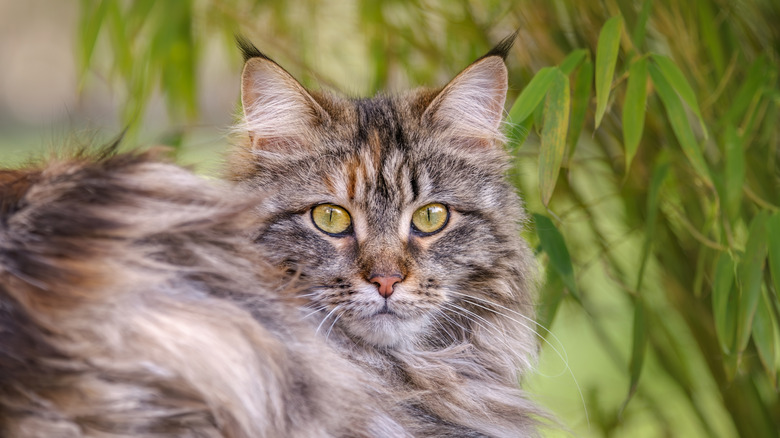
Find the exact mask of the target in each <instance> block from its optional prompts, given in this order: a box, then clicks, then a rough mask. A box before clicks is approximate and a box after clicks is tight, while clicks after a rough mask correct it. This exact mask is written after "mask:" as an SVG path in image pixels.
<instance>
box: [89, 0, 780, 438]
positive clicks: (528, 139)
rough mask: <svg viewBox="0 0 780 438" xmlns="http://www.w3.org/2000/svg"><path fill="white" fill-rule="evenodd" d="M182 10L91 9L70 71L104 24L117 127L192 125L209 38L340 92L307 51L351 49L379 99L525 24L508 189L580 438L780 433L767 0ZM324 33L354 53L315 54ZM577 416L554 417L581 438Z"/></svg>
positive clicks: (779, 134)
mask: <svg viewBox="0 0 780 438" xmlns="http://www.w3.org/2000/svg"><path fill="white" fill-rule="evenodd" d="M344 3H348V4H349V7H346V9H339V8H340V7H341V6H338V5H340V4H344ZM173 4H174V2H153V1H148V0H137V1H135V2H123V1H119V0H102V1H99V0H83V1H82V7H83V9H82V26H81V35H80V42H81V44H80V48H81V59H82V63H81V65H82V67H83V69H84V71H85V72H87V71H88V69H89V67H90V66H92V65H93V64H94V55H93V53H94V52H93V47H95V42H96V41H97V40H98V36H99V35H102V33H108V34H109V46H110V48H111V50H110V56H111V57H112V58H113V61H114V62H113V65H114V68H115V73H116V75H118V77H120V78H122V80H123V82H124V83H125V84H127V85H126V86H127V87H128V95H129V96H131V98H130V99H129V103H128V107H127V108H128V109H127V111H126V117H128V120H129V119H132V117H135V116H137V114H138V113H139V112H141V111H143V109H144V104H145V102H146V101H147V100H148V96H149V93H150V92H151V90H153V88H154V86H155V85H159V86H160V88H161V90H162V91H163V92H164V93H165V94H166V96H168V102H169V107H170V109H171V112H172V113H173V114H185V115H188V116H190V117H195V116H196V115H197V106H196V104H195V103H196V102H197V101H198V100H197V88H196V87H195V84H196V82H197V81H196V79H195V77H194V75H195V74H196V72H197V69H196V68H195V67H196V64H197V63H198V62H199V61H200V55H201V51H200V50H201V47H202V45H203V40H204V39H206V38H211V37H213V35H215V34H216V35H222V36H223V37H225V38H224V39H225V40H226V41H228V40H230V39H231V38H232V36H231V35H232V34H233V33H234V32H235V31H236V30H241V32H243V33H246V34H248V35H249V36H250V38H251V39H253V40H255V41H258V42H259V43H260V45H261V47H267V48H268V50H269V51H272V50H273V51H274V52H281V53H282V56H280V57H278V58H281V59H280V60H281V62H282V64H283V65H286V66H291V70H292V72H293V73H294V74H295V75H296V76H297V77H300V78H302V79H303V80H304V83H307V84H311V83H315V82H319V83H324V84H326V85H328V86H330V87H331V88H347V87H348V86H347V84H349V83H350V82H349V81H350V80H351V79H350V78H349V77H345V76H346V75H344V74H342V73H343V72H342V73H338V72H337V70H332V71H334V72H337V73H335V74H332V75H331V76H321V77H316V76H310V73H309V70H308V68H309V66H310V65H311V64H313V63H314V60H318V59H320V58H318V57H317V56H315V55H314V53H315V52H317V51H318V50H325V53H326V54H327V56H333V57H334V58H335V59H334V60H333V61H332V62H333V63H335V64H338V63H343V62H344V59H345V58H346V55H345V54H344V53H348V54H349V56H353V57H360V59H364V60H366V63H367V64H366V65H364V66H363V70H361V71H365V72H369V74H368V76H367V80H365V81H362V82H360V81H358V82H357V83H362V84H364V86H363V87H362V88H363V90H362V91H364V92H374V91H376V90H379V89H383V88H385V87H387V86H388V85H390V86H399V85H401V86H402V85H404V84H402V83H400V82H399V81H398V80H397V77H398V76H399V75H406V78H407V80H408V82H409V83H411V84H419V83H427V84H435V83H437V82H438V83H440V82H441V79H442V78H445V77H447V75H449V74H452V73H453V72H455V71H457V70H458V69H459V68H462V67H463V66H465V65H466V64H467V63H468V62H470V61H471V60H473V59H476V58H477V57H479V55H480V54H481V53H484V52H485V51H486V50H487V49H488V48H489V47H490V42H491V41H497V40H498V39H499V38H500V37H501V36H503V35H505V34H507V33H509V31H511V30H512V29H514V28H517V27H519V29H520V36H519V41H518V43H517V47H518V49H517V50H515V51H513V53H512V55H511V56H510V59H509V64H510V84H513V85H518V84H527V85H526V86H525V88H524V89H523V90H522V92H521V93H520V94H519V96H518V97H517V98H516V99H514V95H513V97H512V98H513V99H514V100H510V102H512V101H513V104H512V105H511V108H510V110H509V112H508V123H507V133H508V136H509V137H510V143H509V146H510V147H511V148H512V151H513V152H514V153H515V155H516V157H517V158H516V164H517V166H516V168H515V169H514V170H513V171H512V176H513V178H514V179H515V181H516V182H517V184H518V186H519V187H520V188H521V190H522V191H523V192H524V193H525V194H526V198H527V203H528V208H529V210H531V211H532V212H533V213H534V216H535V221H536V224H537V233H533V234H531V235H529V239H530V240H531V241H532V242H534V243H535V244H538V246H539V256H540V259H541V260H542V261H543V262H544V265H545V266H546V276H547V282H546V285H545V287H544V288H543V291H542V296H541V302H540V308H539V321H540V323H541V324H543V325H544V326H546V327H549V328H552V329H553V331H554V332H556V333H558V334H559V335H560V336H561V338H562V342H563V344H564V347H565V348H568V349H571V350H572V352H574V351H579V350H580V349H582V350H584V351H586V352H587V354H585V355H580V356H581V357H580V358H579V359H577V358H575V357H574V356H576V355H575V354H570V356H571V357H570V365H571V367H572V369H573V370H574V373H575V375H576V374H577V373H578V371H579V370H586V371H582V372H583V374H587V376H586V378H582V379H580V380H581V381H582V383H583V390H584V397H585V398H586V406H587V409H588V410H589V411H590V427H589V430H590V433H591V434H594V435H601V434H603V435H612V434H616V433H619V434H625V435H631V436H634V435H635V434H636V433H638V431H642V430H644V431H647V430H650V431H652V432H651V433H652V434H654V435H661V434H664V435H668V436H679V435H685V436H691V435H692V434H695V435H701V436H731V435H736V434H739V435H741V436H751V437H759V436H776V433H777V430H780V395H779V394H780V393H779V392H778V372H779V371H780V326H779V325H778V321H780V299H779V298H778V297H779V296H780V190H778V186H779V185H780V173H779V172H778V167H777V166H778V164H777V163H778V152H779V151H780V148H779V147H778V146H780V123H778V122H780V85H779V83H778V70H780V63H779V62H778V61H779V58H780V30H778V29H779V28H778V26H777V23H780V4H778V3H777V2H776V1H774V0H752V1H745V2H724V1H721V0H697V1H690V2H677V1H674V0H655V1H652V0H642V1H630V0H602V1H596V2H575V1H569V2H566V1H554V2H548V1H544V0H529V1H526V2H519V3H518V4H516V2H512V1H509V0H506V1H503V0H488V1H484V2H480V3H479V5H477V4H475V3H468V2H457V3H455V2H446V1H444V0H438V1H437V0H430V1H423V0H413V1H408V2H400V1H388V2H335V1H333V2H317V1H313V0H301V1H299V2H289V4H287V3H285V4H284V6H282V3H280V2H265V1H250V0H215V1H212V2H196V1H194V0H189V1H181V2H176V3H175V4H176V6H172V5H173ZM337 4H338V5H337ZM338 14H343V15H338ZM344 17H351V21H346V22H347V23H351V24H344V23H345V21H344V20H345V18H344ZM104 28H105V29H104ZM326 32H335V33H336V34H337V35H338V36H340V37H341V38H342V39H343V40H344V41H345V43H344V47H339V48H337V49H336V50H348V49H349V48H350V47H351V48H352V49H351V51H349V52H341V53H342V54H341V55H339V54H337V53H339V52H336V51H334V52H328V51H327V50H326V49H325V48H323V47H319V46H317V43H316V42H317V38H318V35H319V34H320V33H326ZM500 32H504V33H503V34H502V33H500ZM271 41H273V42H271ZM292 48H295V49H292ZM329 50H334V49H329ZM272 54H273V55H275V54H276V53H272ZM320 56H324V55H322V54H320ZM285 58H287V59H285ZM358 76H360V74H358ZM364 78H365V77H364ZM394 78H396V79H394ZM585 332H587V336H586V335H585ZM543 334H544V333H543ZM580 336H581V337H580ZM549 340H550V341H552V338H550V339H549ZM569 341H570V342H571V343H574V344H576V343H580V344H581V345H575V346H574V347H573V348H572V344H571V343H568V342H569ZM578 360H591V361H592V362H594V363H599V364H604V369H605V370H607V369H608V370H617V371H616V373H615V375H609V373H608V372H606V371H604V372H600V371H599V370H593V369H588V368H583V367H582V365H581V364H578V363H577V361H578ZM615 376H617V378H618V379H619V382H621V384H622V385H623V387H622V388H621V389H620V393H621V395H620V396H618V397H617V398H615V397H612V396H609V394H614V386H615V383H614V380H613V378H615ZM545 390H546V389H545V386H544V384H541V392H542V393H544V391H545ZM575 394H576V393H575ZM542 398H544V397H542ZM551 399H554V397H552V398H551ZM551 404H552V403H551ZM575 406H576V405H575ZM552 410H553V411H556V406H552ZM581 411H582V408H580V409H579V410H578V411H577V412H576V413H573V414H570V415H569V416H568V417H567V418H565V421H566V422H568V423H569V424H571V425H572V427H573V428H575V429H578V428H579V430H580V431H581V432H582V433H586V431H587V429H588V426H586V425H582V424H576V423H578V422H580V421H582V420H583V417H582V415H583V412H581ZM558 413H559V414H561V415H564V416H565V413H564V412H558ZM681 413H682V414H681ZM680 415H682V416H684V417H685V418H682V419H681V418H680Z"/></svg>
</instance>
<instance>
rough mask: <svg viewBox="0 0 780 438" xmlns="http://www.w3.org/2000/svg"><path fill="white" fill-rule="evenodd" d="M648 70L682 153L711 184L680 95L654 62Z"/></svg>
mask: <svg viewBox="0 0 780 438" xmlns="http://www.w3.org/2000/svg"><path fill="white" fill-rule="evenodd" d="M648 72H649V73H650V78H652V80H653V84H654V85H655V88H656V90H657V91H658V95H659V96H660V98H661V102H663V104H664V107H665V108H666V114H667V116H668V119H669V123H671V125H672V130H673V131H674V135H675V136H676V137H677V141H679V142H680V147H681V148H682V150H683V153H685V156H686V157H688V160H689V161H690V162H691V164H692V165H693V168H694V170H695V171H696V173H697V174H699V176H700V177H701V178H703V179H704V180H705V181H706V182H707V183H708V184H709V185H712V179H711V177H710V173H709V169H708V167H707V163H706V162H705V161H704V155H702V152H701V149H700V148H699V144H698V143H697V142H696V138H695V137H694V135H693V130H691V126H690V125H689V124H688V118H687V117H686V116H685V110H684V109H683V105H682V101H681V100H680V96H678V95H677V93H676V92H675V91H674V89H673V88H672V86H671V85H670V84H669V82H668V81H667V80H666V78H665V77H664V75H663V73H661V71H660V69H659V68H658V67H657V66H656V65H655V63H650V65H649V66H648Z"/></svg>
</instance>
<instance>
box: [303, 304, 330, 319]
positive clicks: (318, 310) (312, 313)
mask: <svg viewBox="0 0 780 438" xmlns="http://www.w3.org/2000/svg"><path fill="white" fill-rule="evenodd" d="M302 309H314V310H313V311H312V312H311V313H307V314H306V315H305V316H304V317H303V318H301V319H306V318H308V317H310V316H312V315H314V314H315V313H319V312H322V311H323V310H325V309H327V307H325V306H323V305H319V306H317V307H316V308H313V307H309V306H303V307H302Z"/></svg>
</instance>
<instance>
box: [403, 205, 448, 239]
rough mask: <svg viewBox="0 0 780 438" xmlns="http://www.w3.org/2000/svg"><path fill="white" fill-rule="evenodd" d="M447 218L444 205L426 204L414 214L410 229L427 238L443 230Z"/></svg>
mask: <svg viewBox="0 0 780 438" xmlns="http://www.w3.org/2000/svg"><path fill="white" fill-rule="evenodd" d="M449 218H450V212H449V211H448V210H447V207H446V206H445V205H444V204H439V203H433V204H428V205H426V206H424V207H422V208H419V209H417V211H415V212H414V215H412V228H413V229H415V230H416V231H418V232H419V233H420V234H422V235H426V236H427V235H430V234H433V233H436V232H438V231H439V230H441V229H442V228H444V226H445V225H447V220H449Z"/></svg>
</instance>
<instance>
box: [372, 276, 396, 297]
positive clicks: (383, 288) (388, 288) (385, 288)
mask: <svg viewBox="0 0 780 438" xmlns="http://www.w3.org/2000/svg"><path fill="white" fill-rule="evenodd" d="M401 280H403V279H402V278H401V277H400V276H395V275H393V276H388V277H384V276H381V275H376V276H374V277H371V278H370V279H369V280H368V281H370V282H371V283H374V284H375V285H377V287H378V288H379V295H382V296H383V297H385V298H388V297H390V295H392V294H393V286H394V285H395V284H396V283H399V282H400V281H401Z"/></svg>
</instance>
